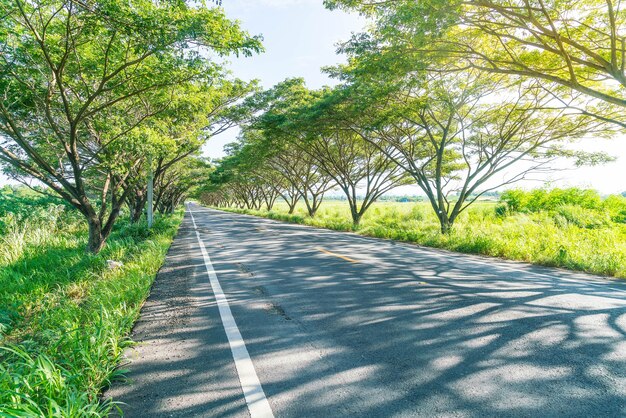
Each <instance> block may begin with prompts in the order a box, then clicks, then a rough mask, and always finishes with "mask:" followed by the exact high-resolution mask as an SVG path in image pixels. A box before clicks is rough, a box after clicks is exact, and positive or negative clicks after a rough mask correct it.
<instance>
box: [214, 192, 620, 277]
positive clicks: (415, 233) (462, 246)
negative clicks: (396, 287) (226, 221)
mask: <svg viewBox="0 0 626 418" xmlns="http://www.w3.org/2000/svg"><path fill="white" fill-rule="evenodd" d="M625 201H626V200H625ZM613 203H614V202H612V201H609V204H613ZM622 203H623V202H622ZM605 206H606V205H605ZM226 210H230V211H233V212H240V213H247V214H251V215H256V216H263V217H267V218H271V219H276V220H280V221H286V222H293V223H300V224H305V225H311V226H316V227H321V228H328V229H333V230H338V231H354V232H357V233H358V234H361V235H367V236H372V237H378V238H389V239H394V240H399V241H406V242H411V243H416V244H420V245H425V246H429V247H437V248H444V249H448V250H452V251H458V252H463V253H472V254H483V255H488V256H493V257H500V258H506V259H511V260H519V261H526V262H529V263H534V264H540V265H546V266H556V267H563V268H567V269H572V270H579V271H585V272H589V273H594V274H601V275H607V276H615V277H621V278H626V224H624V223H623V222H616V221H613V220H612V217H611V213H612V212H611V211H610V210H609V209H608V208H606V207H604V206H602V205H601V206H599V207H597V208H595V209H587V208H584V207H579V206H573V205H559V206H557V207H555V208H554V209H553V210H541V211H537V212H533V211H528V212H526V213H523V212H515V211H513V212H512V213H509V212H511V211H506V210H505V211H502V208H501V205H498V204H497V202H478V203H476V204H475V205H473V206H471V207H470V208H469V209H468V211H467V212H465V213H463V214H462V215H461V217H460V218H459V219H458V221H457V222H456V224H455V226H454V228H453V230H452V232H451V233H450V234H447V235H442V234H440V232H439V224H438V222H437V219H436V217H435V215H434V213H433V211H432V209H431V207H430V206H429V205H428V204H427V203H395V202H377V203H375V204H374V205H373V206H372V208H371V209H370V210H369V211H368V212H367V213H366V214H365V216H364V218H363V220H362V221H361V224H360V226H359V227H358V228H354V227H353V226H352V223H351V220H350V213H349V210H348V206H347V203H345V202H341V201H326V202H324V203H323V204H322V207H321V208H320V210H319V212H318V214H317V215H316V217H315V218H309V217H307V216H306V211H305V208H304V206H303V205H302V204H299V206H298V207H297V209H296V211H295V213H294V214H293V215H289V214H287V206H286V205H285V204H282V203H277V204H276V206H275V207H274V209H273V210H272V211H271V212H267V211H264V210H262V211H253V210H240V209H226ZM619 210H621V209H620V208H617V209H616V210H615V211H614V212H615V213H617V214H619ZM503 212H505V213H503ZM616 216H618V215H616ZM613 219H617V218H616V217H613Z"/></svg>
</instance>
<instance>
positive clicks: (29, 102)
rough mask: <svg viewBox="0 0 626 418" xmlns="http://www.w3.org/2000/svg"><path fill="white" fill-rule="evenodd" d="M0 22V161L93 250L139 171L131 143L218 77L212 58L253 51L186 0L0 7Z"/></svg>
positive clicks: (254, 45) (216, 12) (217, 17)
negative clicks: (38, 186) (48, 197)
mask: <svg viewBox="0 0 626 418" xmlns="http://www.w3.org/2000/svg"><path fill="white" fill-rule="evenodd" d="M0 13H1V14H2V20H1V23H0V49H1V51H2V53H0V92H1V94H2V96H1V97H2V101H0V161H2V162H3V163H4V164H6V165H8V166H10V167H11V172H12V173H13V174H14V175H15V176H18V177H19V178H34V179H36V180H37V181H39V182H41V183H43V184H45V185H47V186H48V187H49V188H50V189H52V190H53V191H54V192H56V193H57V194H58V195H60V196H61V197H62V198H63V199H65V200H66V201H68V202H69V203H70V204H71V205H72V206H74V207H75V208H77V209H78V210H79V211H80V212H81V213H82V214H83V216H84V217H85V219H86V220H87V223H88V225H89V241H88V249H89V250H90V251H91V252H94V253H97V252H98V251H100V249H101V248H102V247H103V245H104V242H105V240H106V238H107V236H108V235H109V234H110V232H111V230H112V227H113V225H114V223H115V220H116V219H117V217H118V215H119V212H120V208H121V206H122V205H123V204H124V202H125V201H126V199H127V197H128V196H129V194H130V193H131V190H132V188H131V187H129V184H128V181H129V179H130V177H131V176H132V174H133V173H134V172H137V170H138V169H139V167H138V166H139V165H141V161H134V160H128V159H126V158H128V157H129V156H130V155H131V154H132V150H131V151H129V150H128V149H126V148H125V147H124V145H125V143H124V141H125V139H126V138H127V137H128V135H129V134H130V133H131V132H132V131H133V130H135V129H136V128H137V127H139V126H141V125H142V124H143V123H144V122H145V121H146V120H149V119H150V118H152V117H154V116H155V115H157V114H159V113H160V112H162V111H163V110H165V109H167V108H168V106H169V94H170V92H171V91H172V89H175V88H177V87H179V86H180V85H182V84H185V83H189V82H192V81H193V80H194V79H196V78H198V77H204V76H205V75H206V74H207V73H212V72H213V70H212V69H213V68H215V65H214V64H211V62H210V61H209V60H208V59H207V58H205V57H206V56H207V54H204V51H206V50H207V49H209V50H211V51H214V52H215V53H217V54H221V55H223V54H229V53H244V54H251V53H253V52H255V51H258V50H260V44H259V41H258V39H256V38H252V37H250V36H248V35H247V34H246V33H244V32H242V31H241V29H240V28H239V26H238V24H236V23H233V22H231V21H229V20H228V19H226V17H225V16H224V14H223V11H222V10H221V9H219V8H207V7H204V6H196V5H191V4H188V3H186V2H160V3H153V2H136V1H130V2H120V1H105V2H97V3H84V2H81V1H73V0H70V1H63V2H62V1H47V2H43V1H33V2H23V1H21V0H13V1H9V0H5V1H2V2H1V3H0ZM88 178H89V181H87V179H88ZM96 194H97V197H96Z"/></svg>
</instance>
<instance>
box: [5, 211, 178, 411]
mask: <svg viewBox="0 0 626 418" xmlns="http://www.w3.org/2000/svg"><path fill="white" fill-rule="evenodd" d="M48 203H49V202H48ZM39 210H40V212H41V213H39V214H35V215H33V214H32V211H30V214H29V216H28V217H23V218H21V219H17V218H16V217H15V216H12V214H11V213H5V214H4V216H0V221H1V222H0V227H1V228H0V289H2V291H1V292H0V416H2V417H9V416H10V417H21V416H28V417H30V416H46V417H83V416H90V417H97V416H106V415H108V413H109V412H110V411H111V410H112V409H113V408H115V405H114V403H112V402H111V401H103V400H101V399H100V395H101V393H102V390H103V389H104V388H106V387H107V386H108V385H109V383H110V382H111V381H112V379H114V378H116V377H117V376H118V375H119V373H120V371H119V370H117V367H118V365H119V362H120V359H121V355H122V351H123V349H124V348H125V347H127V346H128V345H129V344H130V342H129V339H128V337H127V336H128V334H129V332H130V330H131V327H132V325H133V323H134V322H135V320H136V318H137V316H138V314H139V310H140V308H141V305H142V303H143V301H144V300H145V298H146V297H147V295H148V292H149V289H150V286H151V284H152V282H153V280H154V277H155V275H156V272H157V271H158V269H159V268H160V266H161V265H162V263H163V260H164V257H165V254H166V252H167V249H168V248H169V245H170V243H171V241H172V239H173V237H174V235H175V233H176V231H177V229H178V226H179V224H180V222H181V219H182V211H179V212H177V213H176V214H174V215H171V216H165V217H160V218H157V220H156V223H155V225H154V227H153V228H152V229H151V230H148V228H147V226H146V225H145V224H138V225H130V224H129V223H128V222H127V221H126V220H124V219H122V220H121V221H120V222H119V224H118V225H117V226H116V228H115V231H114V232H113V234H112V235H111V237H110V239H109V241H108V244H107V246H106V247H105V249H104V250H103V251H102V252H101V253H100V254H98V255H91V254H88V253H86V252H85V245H86V241H87V231H86V228H85V225H84V223H83V222H82V221H81V220H80V219H79V218H78V217H77V216H76V215H75V214H74V213H73V212H72V211H69V210H68V209H67V208H64V207H63V206H62V205H54V204H47V206H45V207H44V208H39ZM0 215H2V214H1V213H0ZM107 260H117V261H121V262H122V263H123V266H122V267H119V268H116V269H113V270H112V269H109V268H108V267H107Z"/></svg>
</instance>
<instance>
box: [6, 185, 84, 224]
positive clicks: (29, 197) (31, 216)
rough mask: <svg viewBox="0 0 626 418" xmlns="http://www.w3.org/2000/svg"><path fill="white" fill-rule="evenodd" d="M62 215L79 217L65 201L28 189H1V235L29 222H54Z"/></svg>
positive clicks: (7, 187) (8, 187) (9, 187)
mask: <svg viewBox="0 0 626 418" xmlns="http://www.w3.org/2000/svg"><path fill="white" fill-rule="evenodd" d="M60 213H63V214H65V215H66V216H68V217H75V216H76V215H77V214H76V213H75V212H74V211H73V210H72V209H71V207H70V205H69V204H68V203H67V202H66V201H64V200H63V199H59V198H55V197H53V196H49V195H44V194H41V193H37V192H35V191H32V190H30V189H27V188H26V187H11V186H5V187H3V188H2V189H0V235H2V234H4V233H7V232H8V229H9V228H11V227H15V226H17V225H21V224H23V223H25V222H27V221H28V220H33V222H41V221H44V222H49V221H52V220H54V219H57V218H58V216H59V214H60Z"/></svg>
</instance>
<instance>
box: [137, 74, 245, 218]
mask: <svg viewBox="0 0 626 418" xmlns="http://www.w3.org/2000/svg"><path fill="white" fill-rule="evenodd" d="M255 88H256V85H255V83H244V82H242V81H241V80H228V79H226V78H225V75H220V76H218V77H216V76H215V75H213V76H211V77H210V78H208V79H207V80H205V81H204V82H195V83H193V84H188V85H184V86H181V87H180V88H179V89H177V90H176V91H174V92H173V93H172V95H171V100H170V106H169V107H168V109H167V110H165V111H163V112H161V113H160V114H159V115H158V116H157V117H155V118H152V119H151V121H149V123H147V124H145V126H144V129H143V132H141V133H140V135H139V136H140V137H141V138H140V141H139V142H140V143H139V144H138V149H137V151H138V152H137V155H136V157H135V159H138V160H142V161H145V163H144V164H143V165H142V168H143V169H142V170H139V171H138V173H137V174H138V178H137V181H135V182H134V187H133V192H132V193H131V194H130V196H129V199H128V206H129V209H130V213H131V216H130V218H131V221H132V222H137V221H138V220H139V218H140V217H141V214H142V211H143V209H144V207H145V205H146V200H147V182H146V181H145V178H146V177H147V173H146V171H147V169H148V167H147V163H148V161H147V160H148V159H147V156H150V157H151V158H150V159H151V160H152V164H153V166H152V167H151V168H152V170H153V178H154V183H155V184H156V183H158V182H159V181H160V179H161V177H163V176H165V175H166V174H167V172H168V170H170V169H171V168H172V167H173V166H175V165H177V164H178V163H179V162H181V161H184V160H185V159H187V157H189V156H191V155H193V154H195V153H197V151H198V150H199V149H200V147H201V146H202V145H204V144H205V143H206V141H208V140H209V139H210V138H212V137H213V136H216V135H219V134H220V133H222V132H224V131H226V130H227V129H228V128H230V127H231V126H232V120H231V118H232V109H233V106H234V105H235V103H236V102H238V101H239V100H241V99H242V98H243V97H245V96H246V95H247V94H249V93H250V92H252V91H253V90H254V89H255ZM154 206H155V209H156V206H157V204H156V202H154Z"/></svg>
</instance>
